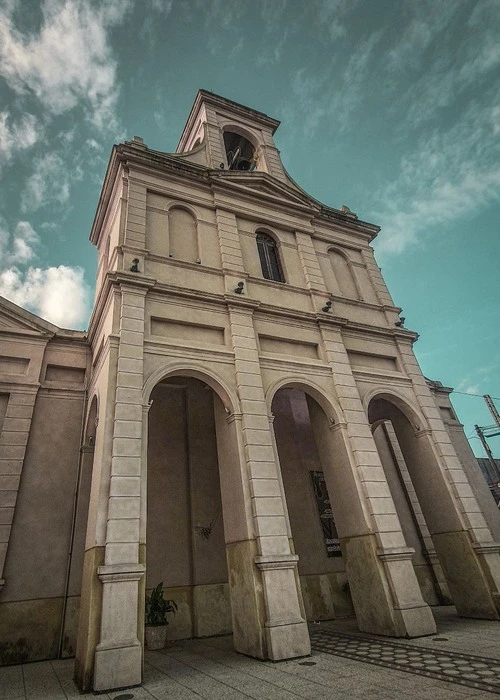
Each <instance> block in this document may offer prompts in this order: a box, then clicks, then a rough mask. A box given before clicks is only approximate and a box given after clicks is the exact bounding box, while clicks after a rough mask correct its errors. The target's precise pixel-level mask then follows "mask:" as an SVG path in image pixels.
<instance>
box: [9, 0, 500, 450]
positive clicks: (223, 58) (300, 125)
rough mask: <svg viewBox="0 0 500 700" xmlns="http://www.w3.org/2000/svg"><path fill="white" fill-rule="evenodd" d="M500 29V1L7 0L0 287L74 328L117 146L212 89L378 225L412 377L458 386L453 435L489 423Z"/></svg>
mask: <svg viewBox="0 0 500 700" xmlns="http://www.w3.org/2000/svg"><path fill="white" fill-rule="evenodd" d="M499 36H500V0H461V1H457V0H418V1H416V0H307V2H303V1H302V0H135V1H134V0H100V1H97V0H39V1H38V2H35V1H34V0H2V2H1V3H0V179H1V186H0V294H3V295H4V296H6V297H8V298H9V299H11V300H12V301H14V302H15V303H17V304H20V305H22V306H25V307H27V308H29V309H30V310H32V311H34V312H35V313H37V314H40V315H41V316H43V317H44V318H47V319H48V320H50V321H52V322H53V323H56V324H58V325H60V326H64V327H71V328H85V327H86V325H87V322H88V318H89V312H90V308H91V300H92V289H93V284H94V277H95V269H96V265H95V262H96V256H95V251H94V250H93V248H92V246H91V245H90V243H89V242H88V235H89V231H90V226H91V223H92V219H93V216H94V213H95V208H96V204H97V199H98V195H99V190H100V184H101V182H102V178H103V175H104V172H105V168H106V164H107V160H108V157H109V153H110V149H111V146H112V144H113V143H117V142H119V141H122V140H125V139H129V138H131V137H132V136H133V135H135V134H137V135H140V136H142V137H143V138H144V140H145V142H146V144H147V145H148V146H150V147H151V148H155V149H158V150H163V151H167V152H169V151H173V150H174V149H175V147H176V144H177V140H178V138H179V135H180V133H181V130H182V126H183V124H184V121H185V119H186V117H187V115H188V112H189V109H190V107H191V104H192V102H193V100H194V97H195V94H196V91H197V90H198V88H204V89H208V90H212V91H213V92H216V93H218V94H221V95H224V96H226V97H228V98H230V99H233V100H236V101H238V102H241V103H243V104H246V105H248V106H250V107H253V108H256V109H259V110H261V111H263V112H266V113H267V114H269V115H270V116H272V117H275V118H277V119H280V120H281V121H282V125H281V127H280V128H279V130H278V132H277V134H276V141H277V144H278V147H279V148H280V149H281V154H282V158H283V161H284V163H285V166H286V167H287V169H288V170H289V172H290V173H291V175H292V177H293V178H294V179H295V180H296V181H297V182H298V183H299V184H300V185H301V186H302V187H303V188H304V189H305V190H306V191H307V192H309V193H310V194H311V195H313V196H314V197H316V198H318V199H319V200H321V201H322V202H324V203H325V204H327V205H330V206H334V207H338V206H340V205H342V204H346V205H348V206H349V207H350V208H351V209H352V210H353V211H355V212H357V214H358V215H359V217H360V218H362V219H365V220H367V221H371V222H373V223H376V224H378V225H380V226H381V227H382V231H381V233H380V234H379V237H378V240H377V242H376V251H377V257H378V261H379V264H380V265H381V267H382V270H383V273H384V275H385V278H386V280H387V282H388V284H389V288H390V290H391V292H392V295H393V297H394V300H395V303H396V304H398V305H400V306H402V307H403V308H404V312H403V313H404V315H405V316H406V325H407V327H409V328H411V329H414V330H416V331H418V332H419V333H420V335H421V338H420V340H419V341H418V343H417V345H416V346H415V349H416V353H417V356H418V359H419V361H420V363H421V366H422V369H423V371H424V373H425V374H426V375H427V376H429V377H431V378H434V379H440V380H441V381H442V382H443V383H444V384H446V385H449V386H454V387H455V388H456V389H457V390H459V391H461V392H464V394H457V395H456V398H455V406H456V408H457V410H458V412H459V416H460V418H461V419H462V420H463V422H464V423H465V425H466V432H467V435H471V434H472V433H473V425H474V423H479V424H480V425H491V424H492V422H493V420H492V417H491V415H490V414H489V412H488V411H487V410H486V409H485V407H484V405H483V401H482V399H481V398H478V397H474V396H467V395H466V394H467V393H468V394H484V393H489V394H491V395H492V396H494V397H500V343H499V340H500V324H499V312H498V291H499V281H500V279H499V272H498V271H499V263H500V236H499V220H500V41H499V40H498V37H499ZM498 405H499V406H500V401H498ZM477 443H478V441H477V439H476V440H472V445H473V447H474V449H475V451H476V452H477V454H482V451H481V448H480V447H479V446H478V444H477ZM491 445H492V447H493V448H494V450H495V451H496V453H497V455H498V456H500V439H499V438H498V437H497V438H494V439H492V441H491Z"/></svg>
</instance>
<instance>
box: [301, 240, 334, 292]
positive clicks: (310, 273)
mask: <svg viewBox="0 0 500 700" xmlns="http://www.w3.org/2000/svg"><path fill="white" fill-rule="evenodd" d="M295 240H296V241H297V249H298V251H299V258H300V262H301V263H302V269H303V271H304V276H305V278H306V285H307V288H308V289H310V290H313V289H314V290H316V291H319V292H323V293H325V294H326V291H327V290H326V286H325V281H324V279H323V274H322V272H321V268H320V266H319V262H318V256H317V255H316V250H315V248H314V244H313V242H312V238H311V236H310V235H309V234H307V233H303V232H302V231H296V232H295Z"/></svg>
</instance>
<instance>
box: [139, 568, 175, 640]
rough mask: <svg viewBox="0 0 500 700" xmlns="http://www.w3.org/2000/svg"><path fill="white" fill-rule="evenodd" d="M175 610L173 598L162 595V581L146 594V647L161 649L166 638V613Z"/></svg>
mask: <svg viewBox="0 0 500 700" xmlns="http://www.w3.org/2000/svg"><path fill="white" fill-rule="evenodd" d="M171 612H173V613H174V614H175V613H176V612H177V603H176V602H175V600H168V599H167V600H166V599H165V598H164V597H163V581H162V582H161V583H159V584H158V585H157V586H155V587H154V588H153V590H152V591H151V595H146V610H145V613H146V615H145V617H146V644H147V647H148V649H163V648H164V647H165V641H166V638H167V625H168V620H167V615H168V613H171Z"/></svg>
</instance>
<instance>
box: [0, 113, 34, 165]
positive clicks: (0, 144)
mask: <svg viewBox="0 0 500 700" xmlns="http://www.w3.org/2000/svg"><path fill="white" fill-rule="evenodd" d="M41 135H42V127H41V125H40V124H39V123H38V121H37V119H36V117H34V116H33V115H32V114H25V115H24V116H23V117H21V119H19V121H17V122H16V121H13V120H12V117H11V114H10V112H9V111H8V110H7V111H5V112H0V156H1V157H2V159H3V161H4V163H6V162H8V161H9V160H10V159H11V157H12V156H13V155H14V154H15V153H17V152H18V151H21V150H24V149H27V148H31V146H33V145H34V144H35V143H36V142H37V141H38V140H39V139H40V137H41Z"/></svg>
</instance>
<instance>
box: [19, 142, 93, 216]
mask: <svg viewBox="0 0 500 700" xmlns="http://www.w3.org/2000/svg"><path fill="white" fill-rule="evenodd" d="M33 170H34V172H33V174H32V175H31V176H30V177H29V178H28V180H27V182H26V187H25V190H24V192H23V195H22V198H21V201H22V203H21V208H22V210H23V211H24V212H27V211H36V210H37V209H40V207H43V206H46V205H47V204H49V203H50V204H54V203H55V204H59V205H63V204H66V203H67V202H68V200H69V196H70V187H71V183H72V182H74V181H76V180H81V179H82V177H83V171H82V169H81V167H80V166H79V165H78V164H76V165H75V164H73V165H72V166H71V167H68V165H67V163H65V162H64V160H63V158H62V157H61V156H60V155H59V154H58V153H47V154H46V155H44V156H40V157H39V158H36V159H35V160H34V162H33Z"/></svg>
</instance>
